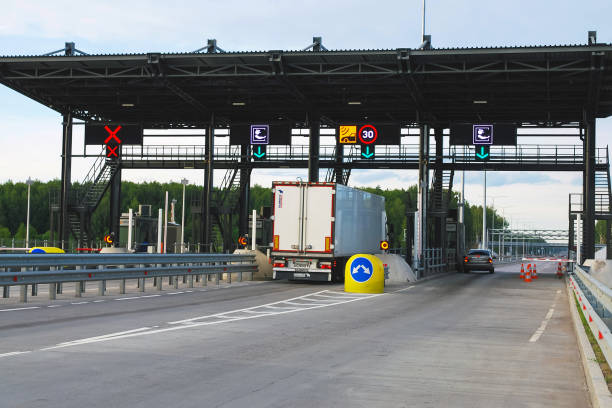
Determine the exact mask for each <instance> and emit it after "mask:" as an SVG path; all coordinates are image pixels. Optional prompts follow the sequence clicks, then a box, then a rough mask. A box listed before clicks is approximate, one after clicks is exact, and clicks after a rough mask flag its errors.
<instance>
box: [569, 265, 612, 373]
mask: <svg viewBox="0 0 612 408" xmlns="http://www.w3.org/2000/svg"><path fill="white" fill-rule="evenodd" d="M569 282H570V286H571V288H572V290H573V291H574V293H575V294H576V297H577V298H578V301H579V304H580V307H581V308H582V312H583V314H584V317H585V318H586V320H587V322H588V324H589V326H590V328H591V331H592V332H593V335H594V337H595V339H596V340H597V343H598V344H599V347H600V348H601V351H602V352H603V354H604V356H605V357H606V360H607V361H608V362H610V361H612V333H610V329H609V327H608V325H607V324H606V323H605V322H604V321H603V320H602V319H603V318H609V317H612V313H610V311H611V310H612V289H610V288H608V287H606V286H604V285H603V284H602V283H601V282H599V281H598V280H597V279H595V278H593V277H592V276H590V275H589V274H588V273H587V272H586V271H585V270H584V269H583V268H582V267H580V266H578V265H576V267H575V268H574V274H573V275H570V276H569Z"/></svg>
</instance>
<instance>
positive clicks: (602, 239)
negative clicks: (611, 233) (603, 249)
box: [595, 220, 608, 244]
mask: <svg viewBox="0 0 612 408" xmlns="http://www.w3.org/2000/svg"><path fill="white" fill-rule="evenodd" d="M607 226H608V222H607V221H606V220H597V221H596V222H595V241H596V242H597V243H598V244H605V243H606V227H607Z"/></svg>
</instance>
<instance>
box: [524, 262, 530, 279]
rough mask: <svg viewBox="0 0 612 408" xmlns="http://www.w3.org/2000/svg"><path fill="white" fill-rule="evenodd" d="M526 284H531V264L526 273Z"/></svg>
mask: <svg viewBox="0 0 612 408" xmlns="http://www.w3.org/2000/svg"><path fill="white" fill-rule="evenodd" d="M525 282H527V283H530V282H531V264H529V265H527V272H525Z"/></svg>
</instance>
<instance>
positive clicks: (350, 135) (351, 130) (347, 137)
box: [338, 126, 357, 144]
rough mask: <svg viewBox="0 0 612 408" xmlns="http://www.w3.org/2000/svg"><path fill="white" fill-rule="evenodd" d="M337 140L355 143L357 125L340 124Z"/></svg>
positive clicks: (344, 142)
mask: <svg viewBox="0 0 612 408" xmlns="http://www.w3.org/2000/svg"><path fill="white" fill-rule="evenodd" d="M338 141H339V142H340V143H343V144H348V143H357V126H340V132H339V137H338Z"/></svg>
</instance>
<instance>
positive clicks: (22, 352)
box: [0, 350, 32, 358]
mask: <svg viewBox="0 0 612 408" xmlns="http://www.w3.org/2000/svg"><path fill="white" fill-rule="evenodd" d="M31 352H32V350H28V351H11V352H10V353H4V354H0V358H2V357H10V356H17V355H19V354H27V353H31Z"/></svg>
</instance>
